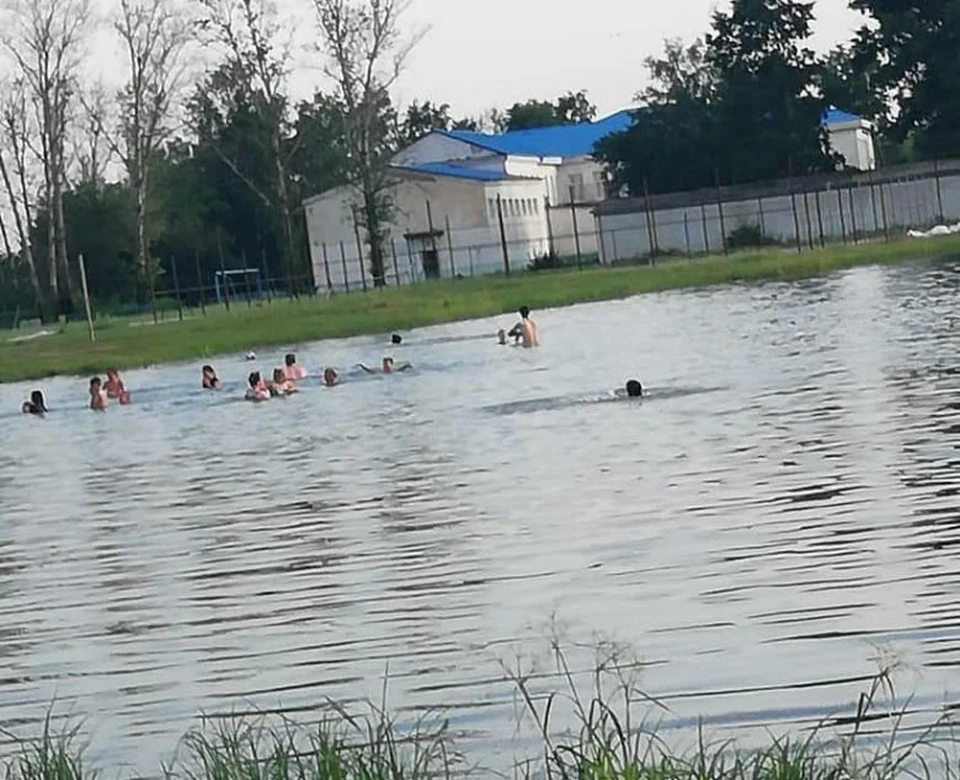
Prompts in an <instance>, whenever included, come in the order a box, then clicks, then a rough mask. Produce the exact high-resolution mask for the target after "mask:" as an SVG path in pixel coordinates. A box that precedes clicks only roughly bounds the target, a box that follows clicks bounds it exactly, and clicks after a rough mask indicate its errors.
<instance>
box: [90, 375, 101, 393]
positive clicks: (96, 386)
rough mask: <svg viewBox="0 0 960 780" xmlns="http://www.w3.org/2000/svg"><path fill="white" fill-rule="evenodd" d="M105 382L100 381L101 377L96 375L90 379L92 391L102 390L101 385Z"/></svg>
mask: <svg viewBox="0 0 960 780" xmlns="http://www.w3.org/2000/svg"><path fill="white" fill-rule="evenodd" d="M102 384H103V383H102V382H101V381H100V377H98V376H95V377H94V378H93V379H91V380H90V392H91V393H95V392H98V391H99V390H100V387H101V385H102Z"/></svg>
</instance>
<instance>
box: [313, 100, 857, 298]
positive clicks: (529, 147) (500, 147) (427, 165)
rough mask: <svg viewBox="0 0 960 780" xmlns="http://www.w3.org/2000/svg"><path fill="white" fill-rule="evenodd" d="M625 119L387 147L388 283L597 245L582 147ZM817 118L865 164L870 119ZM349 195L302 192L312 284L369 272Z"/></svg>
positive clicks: (597, 175) (599, 177)
mask: <svg viewBox="0 0 960 780" xmlns="http://www.w3.org/2000/svg"><path fill="white" fill-rule="evenodd" d="M632 121H633V119H632V114H631V112H630V111H621V112H618V113H616V114H613V115H611V116H609V117H606V118H604V119H601V120H598V121H596V122H586V123H582V124H573V125H560V126H556V127H544V128H536V129H531V130H517V131H512V132H507V133H502V134H490V133H479V132H472V131H464V130H451V131H446V130H435V131H433V132H431V133H429V134H428V135H426V136H424V137H423V138H421V139H420V140H419V141H417V142H416V143H414V144H412V145H411V146H409V147H407V148H406V149H403V150H402V151H400V152H399V153H398V154H397V155H396V156H395V157H394V159H393V166H394V167H393V170H394V174H395V177H396V185H395V186H394V190H393V203H394V211H395V213H394V218H393V224H391V225H390V226H389V238H390V240H389V241H388V244H387V247H386V249H387V257H386V262H385V270H386V276H387V281H388V283H390V284H405V283H409V282H411V281H418V280H420V279H424V278H438V277H454V276H457V275H464V276H472V275H474V274H485V273H495V272H498V271H503V270H504V269H505V267H506V265H507V264H509V267H510V269H511V270H522V269H524V268H526V267H527V266H528V264H529V263H530V261H531V260H533V259H534V258H536V257H541V256H543V255H546V254H547V253H548V252H549V251H550V249H551V248H552V249H553V251H554V252H555V253H556V254H558V255H560V256H567V257H570V256H573V255H575V254H576V253H577V251H578V250H579V252H580V253H581V254H582V255H586V256H589V255H595V254H596V253H597V252H598V246H597V236H596V230H595V223H594V218H593V209H594V208H595V207H596V205H597V204H598V203H599V202H600V201H602V200H604V199H605V198H606V194H607V193H606V188H605V183H604V174H603V168H602V166H601V165H600V163H598V162H597V161H595V160H594V159H593V158H592V157H591V155H592V153H593V150H594V147H595V146H596V143H597V142H598V141H600V140H601V139H602V138H605V137H606V136H607V135H610V134H611V133H617V132H621V131H623V130H626V129H627V128H629V126H630V124H631V122H632ZM825 124H826V126H827V129H828V132H829V133H830V135H831V140H832V141H833V143H834V145H835V148H837V150H838V151H840V152H841V153H842V154H844V156H845V157H846V159H847V161H848V164H849V165H851V166H852V167H858V168H872V167H874V157H873V142H872V135H871V134H870V133H869V124H868V123H866V122H864V121H863V120H862V119H860V118H859V117H855V116H853V115H851V114H845V113H843V112H840V111H835V110H831V111H830V112H828V114H827V115H826V117H825ZM356 200H357V193H356V191H355V190H353V189H351V188H349V187H339V188H336V189H333V190H330V191H328V192H325V193H323V194H321V195H317V196H315V197H312V198H309V199H308V200H306V201H305V202H304V210H305V216H306V222H307V232H308V238H309V242H310V256H311V262H312V264H313V271H314V279H315V280H316V283H317V286H318V287H319V288H326V287H331V288H333V289H335V290H343V289H359V288H360V287H361V286H367V285H370V284H372V280H371V279H370V278H369V258H367V253H368V248H367V245H366V240H365V236H364V235H363V234H362V231H358V230H357V227H356V223H355V220H354V216H353V209H354V205H353V204H354V203H356ZM501 225H502V228H501ZM504 245H506V252H505V251H504ZM361 254H362V256H363V258H364V260H363V262H361V260H360V258H361ZM504 254H506V258H505V257H504Z"/></svg>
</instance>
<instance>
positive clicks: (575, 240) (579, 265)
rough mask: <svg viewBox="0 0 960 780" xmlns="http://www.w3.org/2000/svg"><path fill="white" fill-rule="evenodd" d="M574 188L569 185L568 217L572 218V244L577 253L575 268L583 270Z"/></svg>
mask: <svg viewBox="0 0 960 780" xmlns="http://www.w3.org/2000/svg"><path fill="white" fill-rule="evenodd" d="M576 193H577V191H576V189H575V188H574V186H573V185H572V184H571V185H570V218H571V219H572V220H573V246H574V249H575V251H576V253H577V269H578V270H580V271H582V270H583V255H582V254H581V252H580V228H579V227H578V226H577V198H576Z"/></svg>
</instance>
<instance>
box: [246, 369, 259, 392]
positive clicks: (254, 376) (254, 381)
mask: <svg viewBox="0 0 960 780" xmlns="http://www.w3.org/2000/svg"><path fill="white" fill-rule="evenodd" d="M247 381H248V382H249V383H250V387H252V388H254V389H256V387H257V385H259V384H260V381H261V380H260V372H259V371H253V372H251V374H250V376H248V377H247Z"/></svg>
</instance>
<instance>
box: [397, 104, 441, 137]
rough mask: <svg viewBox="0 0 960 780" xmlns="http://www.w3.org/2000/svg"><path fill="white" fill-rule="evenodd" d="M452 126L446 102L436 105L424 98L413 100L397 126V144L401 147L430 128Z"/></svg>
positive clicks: (423, 134) (436, 128) (421, 135)
mask: <svg viewBox="0 0 960 780" xmlns="http://www.w3.org/2000/svg"><path fill="white" fill-rule="evenodd" d="M452 126H453V120H452V119H451V118H450V106H449V104H447V103H441V104H440V105H437V104H435V103H431V102H430V101H429V100H425V101H424V102H423V103H418V102H417V101H416V100H414V101H413V102H412V103H411V104H410V105H409V106H407V111H406V113H405V114H404V117H403V120H402V121H401V122H400V124H399V127H398V128H397V146H398V147H399V148H401V149H402V148H403V147H404V146H409V145H410V144H412V143H414V142H415V141H419V140H420V139H421V138H423V136H425V135H426V134H427V133H429V132H430V131H431V130H449V129H450V128H451V127H452Z"/></svg>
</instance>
